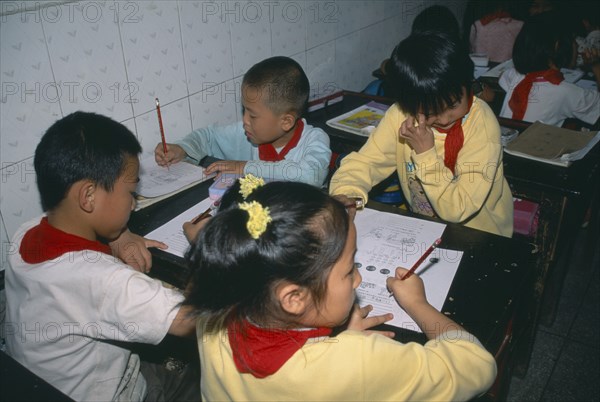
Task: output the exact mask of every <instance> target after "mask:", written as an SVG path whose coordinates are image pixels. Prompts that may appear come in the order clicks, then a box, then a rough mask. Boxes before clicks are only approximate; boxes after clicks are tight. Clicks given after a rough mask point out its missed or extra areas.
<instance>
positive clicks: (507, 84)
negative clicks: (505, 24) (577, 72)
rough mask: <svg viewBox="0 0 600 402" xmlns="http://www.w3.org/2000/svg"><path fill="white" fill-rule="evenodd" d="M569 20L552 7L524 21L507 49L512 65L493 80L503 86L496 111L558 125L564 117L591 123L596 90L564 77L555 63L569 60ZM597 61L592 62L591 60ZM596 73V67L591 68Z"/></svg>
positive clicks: (598, 107) (599, 99)
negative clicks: (510, 46)
mask: <svg viewBox="0 0 600 402" xmlns="http://www.w3.org/2000/svg"><path fill="white" fill-rule="evenodd" d="M571 28H572V27H571V25H570V24H566V25H565V24H561V16H560V15H559V14H556V13H553V12H546V13H543V14H540V15H536V16H533V17H531V18H530V20H528V21H526V22H525V24H524V25H523V28H522V29H521V32H520V33H519V35H518V36H517V39H516V41H515V46H514V50H513V63H514V68H512V69H508V70H506V71H505V72H504V73H503V74H502V76H501V77H500V79H499V84H500V86H501V87H502V89H504V90H505V91H506V97H505V99H504V103H503V105H502V110H501V111H500V116H502V117H507V118H511V119H515V120H525V121H530V122H534V121H538V120H539V121H541V122H543V123H546V124H550V125H555V126H561V125H562V124H563V122H564V120H565V119H567V118H577V119H579V120H581V121H583V122H585V123H588V124H594V123H595V122H596V121H597V120H598V118H599V117H600V94H599V93H598V91H597V90H589V89H583V88H580V87H578V86H577V85H575V84H572V83H569V82H566V81H565V80H564V78H563V75H562V73H561V72H560V68H562V67H567V68H568V67H572V66H573V64H574V62H575V56H576V52H575V42H574V35H573V31H572V29H571ZM597 63H598V60H596V61H595V64H597ZM592 70H593V71H595V74H598V72H599V71H598V66H596V67H595V68H593V69H592Z"/></svg>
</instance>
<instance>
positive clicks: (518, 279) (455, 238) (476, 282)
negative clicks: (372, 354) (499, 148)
mask: <svg viewBox="0 0 600 402" xmlns="http://www.w3.org/2000/svg"><path fill="white" fill-rule="evenodd" d="M209 185H210V182H206V183H201V184H199V185H197V186H196V187H193V188H191V189H189V190H187V191H184V192H182V193H180V194H177V195H175V196H174V197H172V198H170V199H167V200H164V201H162V202H160V203H158V204H155V205H152V206H150V207H148V208H145V209H143V210H141V211H137V212H135V213H133V214H132V218H131V220H130V222H129V227H130V229H131V230H132V231H133V232H135V233H139V234H142V235H143V234H146V233H148V232H149V231H151V230H154V229H155V228H157V227H158V226H160V225H162V224H163V223H165V222H166V221H168V220H169V219H171V218H173V217H174V216H176V215H178V214H179V213H181V212H183V211H184V210H186V209H188V208H189V207H191V206H192V205H194V204H195V203H198V202H200V201H201V200H203V199H204V198H206V197H207V196H208V187H209ZM368 206H369V207H371V208H375V209H380V210H383V211H387V212H392V213H400V214H406V215H411V216H414V215H413V214H411V213H409V212H407V211H403V210H401V209H398V208H394V207H391V206H388V205H384V204H379V203H375V202H370V203H369V205H368ZM442 240H443V242H442V244H441V247H444V248H449V249H456V250H461V251H463V252H464V254H463V257H462V260H461V263H460V266H459V268H458V271H457V274H456V276H455V279H454V282H453V284H452V286H451V288H450V291H449V294H448V298H447V299H446V302H445V304H444V308H443V312H444V313H445V314H447V315H448V316H450V317H452V318H453V319H454V320H456V321H457V322H459V323H461V324H462V325H464V326H465V327H466V328H467V329H468V330H469V331H471V332H472V333H473V334H474V335H476V336H477V337H478V338H479V339H480V340H481V341H482V343H483V344H484V345H485V346H486V348H488V350H490V352H491V353H493V354H494V355H495V356H496V359H497V361H498V366H499V368H500V371H499V373H500V374H499V376H498V380H497V384H496V385H495V387H494V388H493V389H492V390H490V392H489V393H488V394H487V396H486V397H485V398H484V399H494V400H495V399H499V398H500V399H501V398H502V397H503V396H504V394H505V393H506V391H507V387H508V384H509V381H510V374H511V368H512V364H511V361H512V359H513V349H514V348H515V344H516V341H517V340H518V339H520V337H521V336H522V334H523V333H524V329H525V328H526V326H527V322H526V319H527V317H526V316H525V315H524V314H523V311H526V310H525V309H523V308H521V307H522V306H523V303H526V302H527V300H526V299H524V298H523V295H526V294H527V293H526V290H527V289H529V287H530V286H531V274H532V272H533V269H532V265H533V260H534V259H535V258H536V256H535V254H532V251H533V248H534V247H533V246H532V245H531V244H528V243H526V242H521V241H519V240H513V239H508V238H505V237H501V236H497V235H493V234H490V233H486V232H481V231H478V230H474V229H469V228H466V227H464V226H462V225H458V224H450V225H448V226H447V228H446V230H445V232H444V235H443V237H442ZM153 256H154V266H153V269H152V275H153V276H155V277H158V278H159V279H162V280H164V281H167V282H170V283H172V284H173V285H175V286H178V287H184V286H185V284H186V281H187V278H188V276H189V272H190V271H189V269H188V267H187V266H186V264H185V261H184V260H183V259H182V258H179V257H176V256H173V255H170V254H168V253H165V252H162V251H159V250H154V251H153ZM389 328H390V329H392V330H394V331H395V333H396V335H397V339H398V340H401V341H418V342H425V338H424V336H423V335H422V334H419V333H416V332H413V331H408V330H402V329H399V328H395V327H389Z"/></svg>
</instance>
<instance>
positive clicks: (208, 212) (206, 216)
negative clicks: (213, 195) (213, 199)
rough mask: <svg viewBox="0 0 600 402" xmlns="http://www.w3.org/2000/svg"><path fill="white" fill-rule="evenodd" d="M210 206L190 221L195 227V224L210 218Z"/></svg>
mask: <svg viewBox="0 0 600 402" xmlns="http://www.w3.org/2000/svg"><path fill="white" fill-rule="evenodd" d="M212 209H213V208H212V206H210V207H208V209H207V210H206V211H204V212H202V213H201V214H200V215H198V216H197V217H195V218H194V220H193V221H192V223H193V224H194V225H195V224H196V223H198V222H200V221H201V220H203V219H206V218H208V217H209V216H210V212H211V211H212Z"/></svg>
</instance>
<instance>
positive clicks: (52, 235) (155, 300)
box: [6, 112, 199, 401]
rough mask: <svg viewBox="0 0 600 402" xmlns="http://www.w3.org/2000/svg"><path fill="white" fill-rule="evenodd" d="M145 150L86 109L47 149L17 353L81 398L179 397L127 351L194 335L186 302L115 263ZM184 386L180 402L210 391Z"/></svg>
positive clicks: (15, 303) (17, 266)
mask: <svg viewBox="0 0 600 402" xmlns="http://www.w3.org/2000/svg"><path fill="white" fill-rule="evenodd" d="M140 152H141V147H140V144H139V142H138V141H137V139H136V138H135V136H134V135H133V134H132V133H131V132H130V131H129V130H128V129H127V128H126V127H125V126H123V125H122V124H120V123H117V122H115V121H113V120H111V119H109V118H108V117H104V116H100V115H96V114H93V113H83V112H76V113H73V114H71V115H69V116H66V117H65V118H63V119H61V120H59V121H58V122H56V123H55V124H54V125H52V126H51V127H50V128H49V129H48V131H47V132H46V133H45V134H44V136H43V137H42V140H41V142H40V143H39V144H38V146H37V149H36V152H35V159H34V165H35V171H36V174H37V184H38V189H39V192H40V198H41V201H42V207H43V209H44V211H45V212H46V215H45V216H43V217H42V218H41V220H40V218H36V219H34V220H32V221H30V222H28V223H25V224H24V225H23V226H22V227H21V228H20V229H19V230H18V231H17V233H16V234H15V237H14V239H13V242H14V244H15V245H16V247H17V250H18V251H17V252H16V253H14V254H12V255H11V256H10V265H9V266H8V268H7V270H6V299H7V310H6V343H7V351H8V353H9V354H10V355H11V356H13V357H14V358H15V359H16V360H17V361H19V362H20V363H21V364H23V365H24V366H25V367H27V368H28V369H29V370H31V371H33V372H34V373H35V374H37V375H38V376H40V377H42V378H43V379H45V380H46V381H48V382H49V383H50V384H52V385H53V386H55V387H56V388H58V389H59V390H61V391H62V392H64V393H65V394H67V395H69V396H70V397H71V398H73V399H76V400H103V401H108V400H143V399H144V398H145V397H146V396H147V393H148V391H150V390H151V392H152V394H154V393H155V392H157V393H159V394H160V393H164V394H165V395H167V397H169V395H170V394H169V392H170V391H169V390H166V389H165V390H160V388H161V387H162V385H161V384H151V383H148V384H147V381H146V379H145V378H144V375H143V374H142V372H143V371H144V370H146V368H147V367H148V366H147V364H146V363H144V362H140V358H139V356H138V355H136V354H134V353H132V352H131V351H130V350H129V349H128V348H127V344H126V342H140V343H149V344H158V343H159V342H161V340H162V339H163V338H164V337H165V335H166V334H167V333H169V334H172V335H179V336H191V335H193V334H194V325H195V322H194V320H193V319H192V318H191V317H189V315H188V312H187V309H186V308H180V304H181V301H182V300H183V296H182V294H181V293H180V292H178V291H176V290H172V289H167V288H165V287H163V286H162V284H161V282H160V281H158V280H155V279H152V278H149V277H148V276H146V275H145V274H143V273H141V272H138V271H136V270H135V269H134V268H132V267H131V266H129V265H126V264H125V263H124V262H122V261H121V260H119V259H118V258H116V257H114V256H112V255H111V249H110V247H109V246H108V245H107V242H110V241H113V240H115V239H118V238H119V237H120V236H121V235H122V233H124V232H125V231H126V225H127V221H128V220H129V215H130V213H131V211H132V210H133V208H134V206H135V200H134V197H133V194H134V193H135V189H136V186H137V182H138V180H139V179H138V172H139V161H138V154H139V153H140ZM152 374H153V375H152V376H151V377H152V378H156V376H155V375H154V371H152ZM184 388H186V387H179V391H181V392H183V394H176V395H171V397H173V398H178V399H188V398H194V397H197V396H198V394H199V386H198V384H197V381H196V383H195V384H193V383H190V385H189V387H187V389H188V390H189V393H186V391H185V390H184ZM157 389H159V390H158V391H157ZM163 391H164V392H163Z"/></svg>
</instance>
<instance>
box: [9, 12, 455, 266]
mask: <svg viewBox="0 0 600 402" xmlns="http://www.w3.org/2000/svg"><path fill="white" fill-rule="evenodd" d="M465 2H466V1H465V0H456V1H432V0H427V1H424V0H422V1H410V0H369V1H359V0H322V1H303V0H290V1H281V0H277V1H268V0H265V1H239V0H235V1H234V0H222V1H188V0H180V1H174V0H172V1H135V0H131V1H125V0H123V1H75V2H73V1H66V2H65V1H62V2H61V1H53V2H44V1H36V2H24V1H2V2H0V77H1V81H0V83H1V92H0V139H1V151H0V158H1V160H0V162H1V163H0V171H1V180H0V218H1V219H0V223H1V225H2V227H0V238H1V239H2V242H3V246H2V259H1V261H2V265H4V262H5V257H6V253H7V252H9V245H7V244H6V243H7V241H8V240H7V238H8V237H9V236H12V234H13V233H14V232H15V230H16V229H17V228H18V226H19V225H21V224H22V223H23V222H25V221H26V220H28V219H30V218H32V217H35V216H37V215H39V214H40V213H41V208H40V205H39V197H38V195H37V188H36V184H35V174H34V171H33V167H32V161H33V154H34V150H35V146H36V145H37V143H38V141H39V138H40V136H41V135H42V133H43V132H44V130H45V129H47V128H48V127H49V126H50V124H52V123H53V122H54V121H55V120H57V119H59V118H61V117H63V116H65V115H67V114H69V113H71V112H73V111H75V110H85V111H93V112H97V113H101V114H105V115H107V116H110V117H112V118H114V119H115V120H118V121H121V122H123V123H124V124H125V125H126V126H127V127H129V128H130V129H131V130H132V131H133V132H134V133H135V134H136V135H137V136H138V138H139V140H140V142H141V143H142V145H143V147H144V150H145V151H150V150H152V149H153V148H154V146H155V145H156V143H157V142H158V141H159V138H160V136H159V131H158V124H157V121H156V120H157V119H156V115H155V112H154V98H155V97H158V98H159V99H160V101H161V106H162V111H163V120H164V124H165V131H166V135H167V138H168V140H170V141H173V140H176V139H178V138H181V137H183V136H184V135H186V134H187V133H188V132H190V131H191V130H192V129H194V128H198V127H202V126H205V125H208V124H221V123H228V122H233V121H235V120H236V119H239V118H240V105H239V85H240V82H241V77H242V75H243V73H244V72H245V71H246V70H247V69H248V68H249V67H250V66H252V65H253V64H254V63H256V62H258V61H260V60H262V59H264V58H266V57H270V56H273V55H285V56H290V57H293V58H294V59H295V60H297V61H298V62H299V63H300V64H301V65H302V66H303V68H304V69H305V71H306V73H307V75H308V77H309V80H310V82H311V97H312V98H317V97H320V96H323V95H326V94H328V93H331V92H333V91H335V90H338V89H350V90H355V91H360V90H362V89H363V88H364V87H365V86H366V85H367V84H368V83H369V82H370V81H371V80H373V77H372V76H371V72H372V71H373V70H374V69H376V68H377V67H378V66H379V64H380V62H381V61H382V60H383V59H384V58H386V57H388V56H389V54H390V53H391V50H392V49H393V47H394V45H395V44H396V43H397V42H399V41H400V40H401V39H403V38H404V37H406V35H407V34H408V32H409V30H410V25H411V23H412V20H413V19H414V17H415V15H416V14H418V12H419V11H420V10H422V9H423V8H425V7H428V6H430V5H432V4H434V3H440V4H444V5H446V6H448V7H449V8H451V9H453V10H454V11H455V14H456V15H457V16H458V17H459V19H460V17H461V16H462V12H463V7H464V3H465ZM36 6H38V7H37V8H36Z"/></svg>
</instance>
